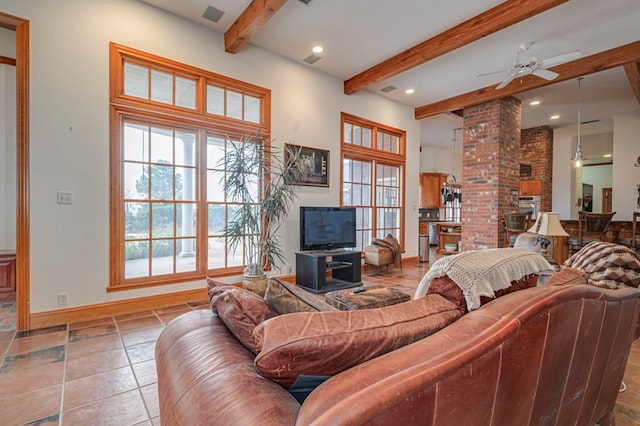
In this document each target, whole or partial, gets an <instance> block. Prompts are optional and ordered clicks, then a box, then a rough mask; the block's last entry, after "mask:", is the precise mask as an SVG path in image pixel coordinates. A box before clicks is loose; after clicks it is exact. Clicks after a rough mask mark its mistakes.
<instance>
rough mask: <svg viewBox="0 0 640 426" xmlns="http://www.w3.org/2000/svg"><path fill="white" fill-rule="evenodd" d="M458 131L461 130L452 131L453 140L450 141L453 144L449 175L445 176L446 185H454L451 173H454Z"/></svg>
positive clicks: (453, 176)
mask: <svg viewBox="0 0 640 426" xmlns="http://www.w3.org/2000/svg"><path fill="white" fill-rule="evenodd" d="M458 130H462V128H457V129H453V139H451V141H452V142H453V154H451V173H449V176H447V184H449V185H451V184H452V183H456V176H455V174H454V173H453V172H454V171H455V170H454V168H455V156H456V132H457V131H458Z"/></svg>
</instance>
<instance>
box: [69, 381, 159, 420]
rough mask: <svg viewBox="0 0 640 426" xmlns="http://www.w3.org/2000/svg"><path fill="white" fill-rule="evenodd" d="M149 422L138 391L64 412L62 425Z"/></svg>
mask: <svg viewBox="0 0 640 426" xmlns="http://www.w3.org/2000/svg"><path fill="white" fill-rule="evenodd" d="M146 420H149V416H148V415H147V410H146V409H145V406H144V402H143V401H142V398H141V396H140V392H139V391H138V389H134V390H132V391H129V392H124V393H121V394H118V395H114V396H111V397H109V398H104V399H101V400H99V401H96V402H93V403H91V404H86V405H82V406H80V407H76V408H72V409H70V410H65V411H64V412H63V413H62V423H63V424H64V425H91V426H113V425H135V424H137V423H142V422H144V421H146Z"/></svg>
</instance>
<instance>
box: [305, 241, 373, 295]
mask: <svg viewBox="0 0 640 426" xmlns="http://www.w3.org/2000/svg"><path fill="white" fill-rule="evenodd" d="M361 257H362V252H360V251H354V250H338V251H336V250H331V251H308V252H300V253H296V284H298V285H299V286H301V287H303V288H304V289H305V290H308V291H310V292H312V293H326V292H328V291H334V290H341V289H344V288H350V287H358V286H359V285H360V269H361ZM327 271H331V278H329V279H327Z"/></svg>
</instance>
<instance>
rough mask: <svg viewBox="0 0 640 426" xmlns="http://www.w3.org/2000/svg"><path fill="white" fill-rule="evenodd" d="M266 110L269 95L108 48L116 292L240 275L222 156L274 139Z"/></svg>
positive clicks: (241, 256) (174, 64)
mask: <svg viewBox="0 0 640 426" xmlns="http://www.w3.org/2000/svg"><path fill="white" fill-rule="evenodd" d="M269 108H270V91H269V90H267V89H263V88H260V87H257V86H253V85H250V84H247V83H243V82H240V81H236V80H232V79H230V78H228V77H224V76H220V75H217V74H214V73H211V72H208V71H205V70H201V69H198V68H194V67H191V66H188V65H185V64H181V63H177V62H174V61H170V60H168V59H164V58H160V57H156V56H153V55H150V54H146V53H144V52H140V51H136V50H133V49H130V48H126V47H123V46H118V45H116V44H112V45H111V135H112V139H111V248H112V250H111V257H112V262H111V282H110V289H121V288H131V287H139V286H146V285H153V284H163V283H175V282H178V281H181V280H192V279H197V278H201V277H204V276H205V275H225V274H227V275H229V274H235V273H240V272H241V271H242V267H243V263H244V250H243V248H242V247H240V248H238V249H237V250H236V252H231V251H230V250H229V249H228V246H227V241H225V239H224V237H223V232H222V231H223V230H224V228H225V226H226V224H227V220H228V218H229V217H231V216H232V213H233V210H234V209H235V208H237V205H234V204H233V203H230V202H228V201H227V197H226V195H225V193H224V192H223V189H222V188H223V187H222V183H221V182H222V181H221V180H222V179H224V177H225V167H224V158H225V154H226V151H227V149H228V147H229V146H230V145H229V144H233V143H237V142H238V141H239V140H240V139H241V138H242V137H243V136H246V135H253V134H255V133H257V132H260V133H261V134H263V135H268V134H269V131H270V123H269V121H268V117H269ZM255 191H259V188H255Z"/></svg>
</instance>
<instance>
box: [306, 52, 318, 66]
mask: <svg viewBox="0 0 640 426" xmlns="http://www.w3.org/2000/svg"><path fill="white" fill-rule="evenodd" d="M320 59H322V57H321V56H318V55H313V54H311V55H309V56H307V57H306V58H304V59H303V60H302V61H303V62H306V63H308V64H310V65H311V64H315V63H316V62H318V61H319V60H320Z"/></svg>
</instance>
